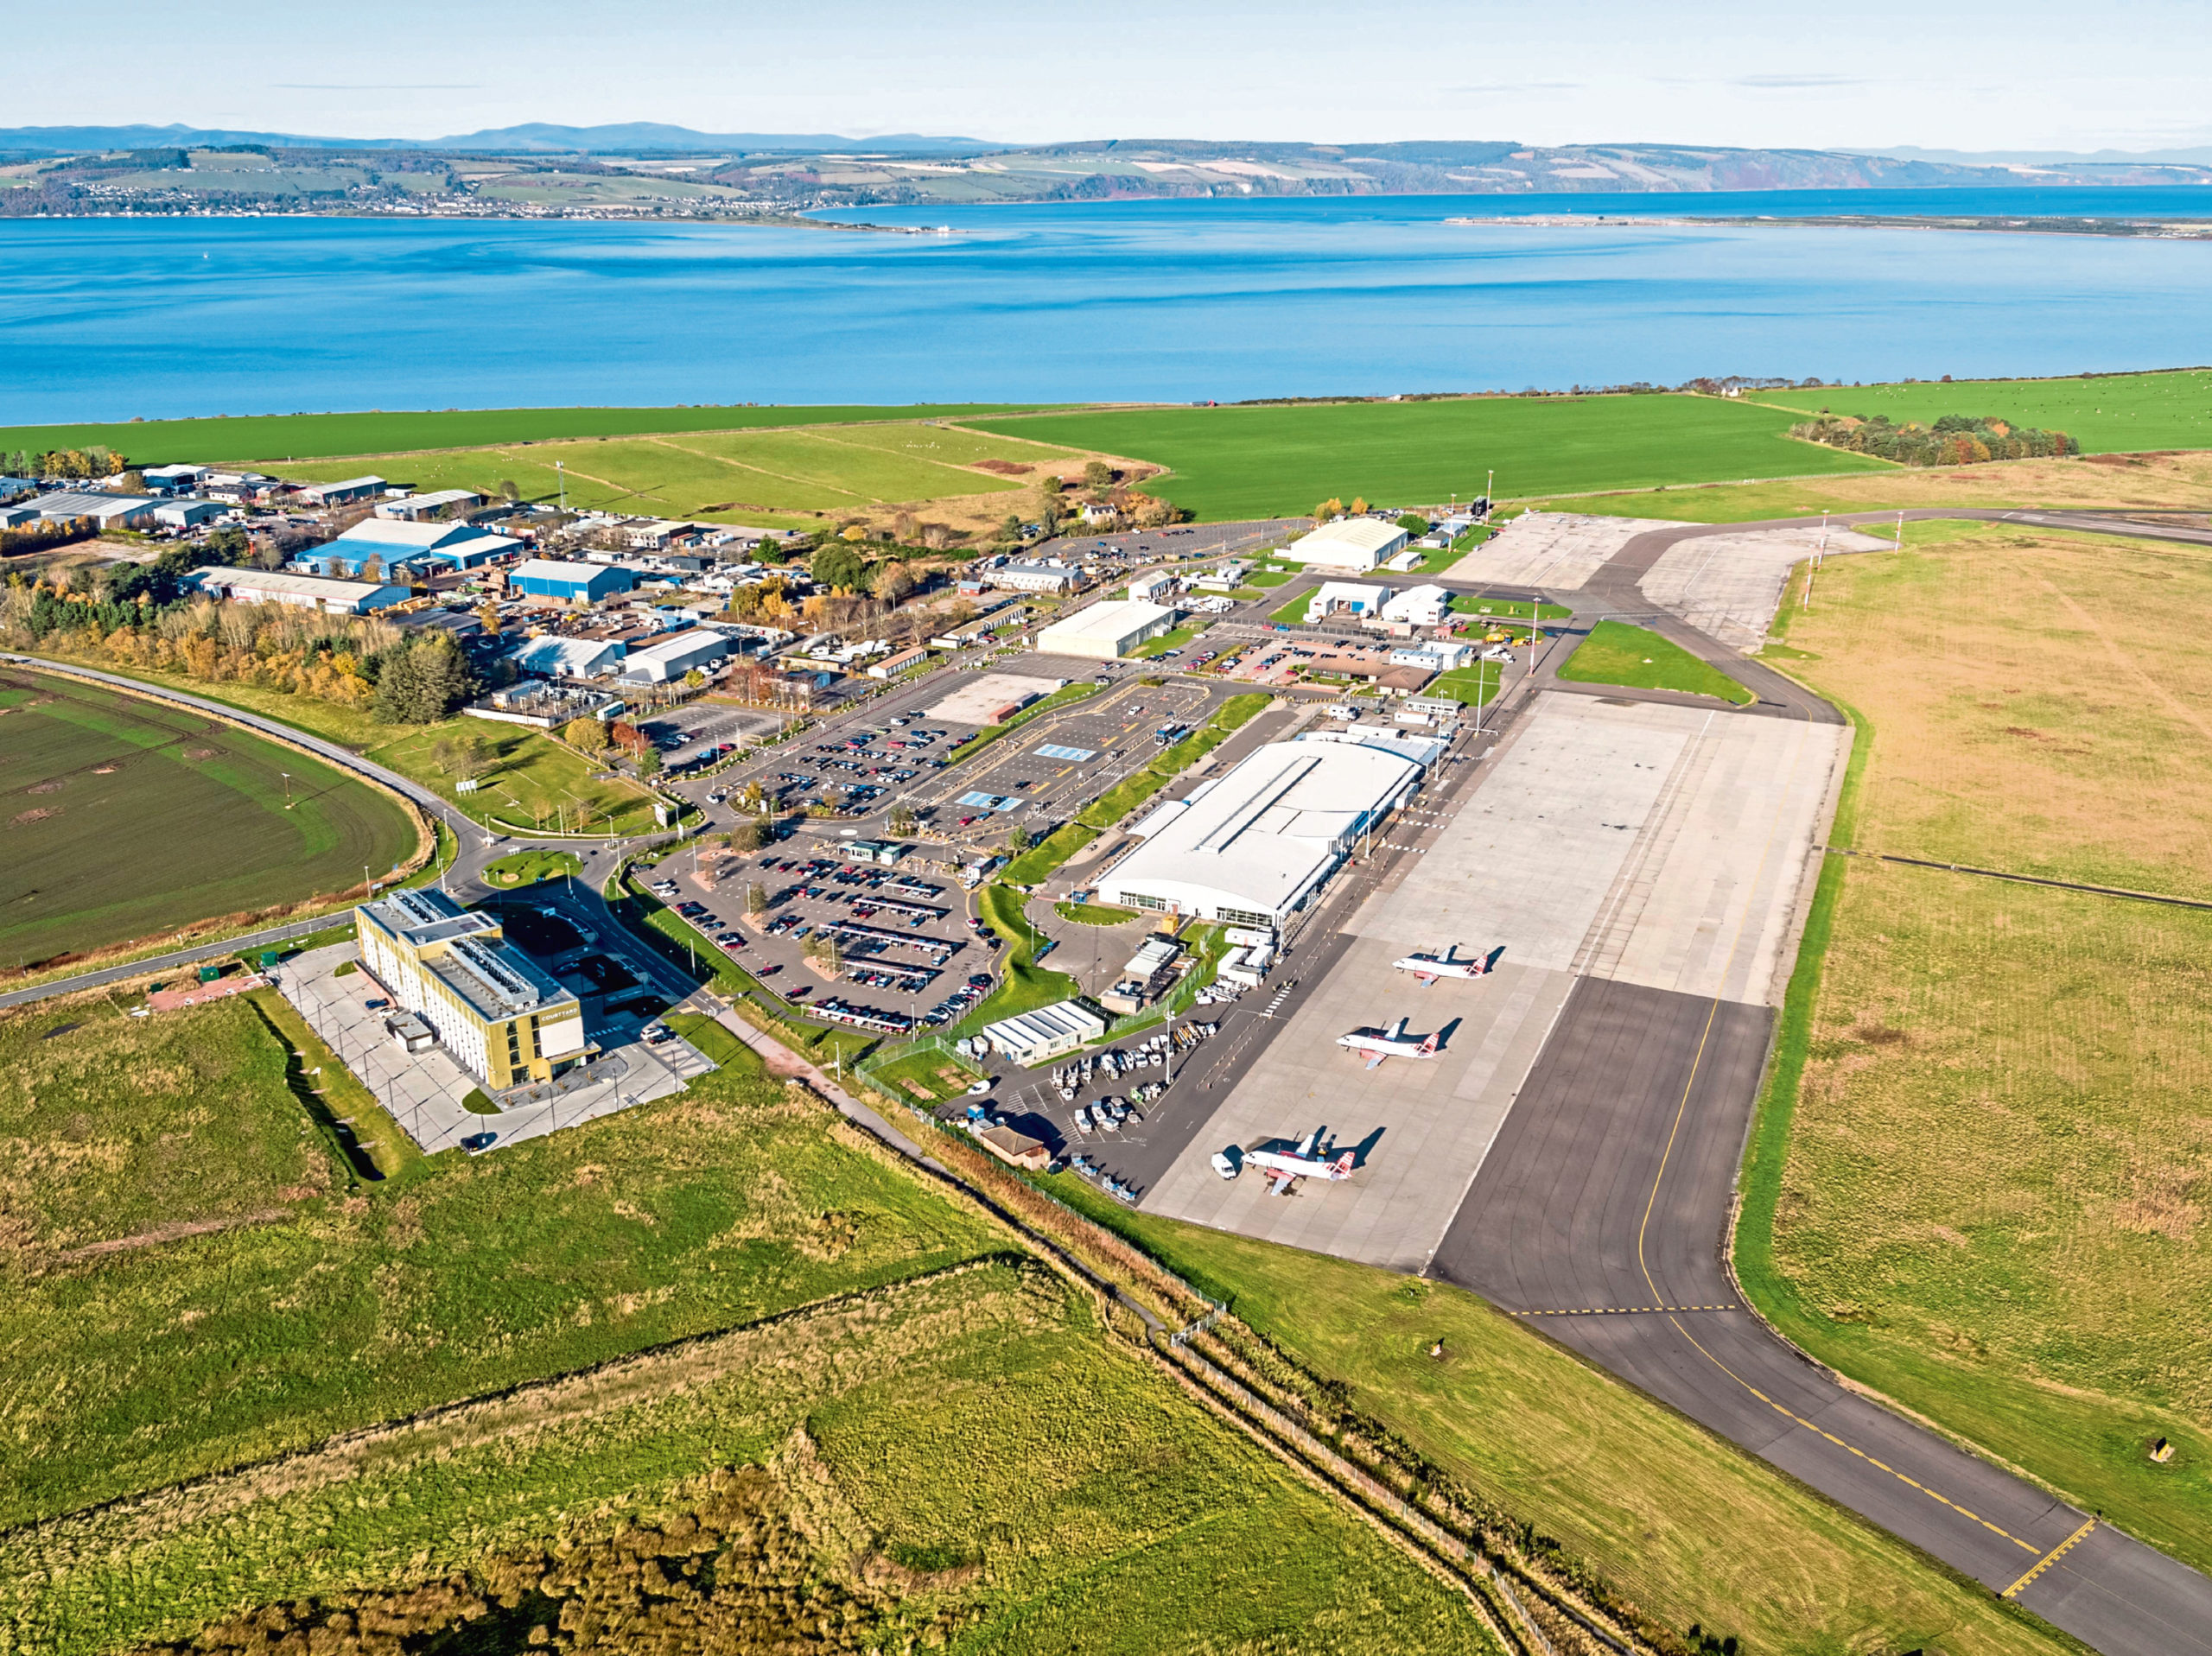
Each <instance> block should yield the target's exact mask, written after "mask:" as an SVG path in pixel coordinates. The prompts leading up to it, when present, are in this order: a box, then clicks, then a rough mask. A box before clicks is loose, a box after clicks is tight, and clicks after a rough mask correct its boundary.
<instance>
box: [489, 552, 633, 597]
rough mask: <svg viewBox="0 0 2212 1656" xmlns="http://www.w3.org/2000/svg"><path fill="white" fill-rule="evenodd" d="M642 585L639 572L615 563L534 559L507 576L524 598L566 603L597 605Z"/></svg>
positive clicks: (509, 582)
mask: <svg viewBox="0 0 2212 1656" xmlns="http://www.w3.org/2000/svg"><path fill="white" fill-rule="evenodd" d="M637 584H638V572H637V571H636V570H634V569H626V568H622V566H621V565H620V564H612V563H565V562H561V561H560V560H559V559H556V558H532V559H531V560H530V561H529V562H526V563H518V564H517V565H516V566H515V567H514V568H513V569H512V571H511V572H510V573H509V574H508V576H507V589H508V590H509V591H510V592H513V593H519V594H520V595H521V596H523V597H524V598H551V599H557V600H559V601H561V602H562V603H563V604H596V603H598V602H599V601H600V600H601V599H605V598H612V597H613V596H614V594H615V593H626V592H628V591H629V590H630V589H631V588H632V587H635V586H636V585H637Z"/></svg>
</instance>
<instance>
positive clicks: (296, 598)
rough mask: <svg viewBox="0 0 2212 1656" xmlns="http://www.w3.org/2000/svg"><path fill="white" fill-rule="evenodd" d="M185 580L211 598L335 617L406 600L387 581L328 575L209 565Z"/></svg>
mask: <svg viewBox="0 0 2212 1656" xmlns="http://www.w3.org/2000/svg"><path fill="white" fill-rule="evenodd" d="M185 580H186V581H188V583H190V584H191V585H193V586H194V587H198V588H199V589H200V591H201V592H203V593H207V594H208V595H209V596H210V597H213V598H228V599H232V600H235V601H237V602H238V603H241V604H296V605H298V606H300V607H301V608H302V609H310V610H327V611H329V612H331V613H332V614H334V615H366V614H367V613H368V612H370V611H371V610H380V609H384V608H385V607H386V606H390V605H393V604H397V603H402V602H404V601H405V600H406V598H407V588H406V587H395V586H393V585H392V584H391V582H389V581H338V580H335V579H334V578H332V577H331V576H328V575H297V574H286V573H284V572H283V571H281V570H274V569H232V568H224V567H222V566H219V565H211V566H208V567H207V568H200V569H194V570H193V571H192V572H191V573H190V574H188V575H186V576H185Z"/></svg>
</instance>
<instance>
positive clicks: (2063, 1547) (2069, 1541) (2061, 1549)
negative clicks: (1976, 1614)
mask: <svg viewBox="0 0 2212 1656" xmlns="http://www.w3.org/2000/svg"><path fill="white" fill-rule="evenodd" d="M2096 1526H2097V1520H2095V1519H2094V1518H2093V1519H2091V1520H2089V1521H2088V1523H2086V1524H2084V1525H2082V1527H2081V1528H2080V1529H2078V1530H2075V1532H2074V1533H2073V1534H2071V1535H2069V1536H2068V1537H2067V1538H2066V1539H2064V1540H2063V1541H2061V1542H2060V1543H2059V1544H2058V1545H2056V1546H2055V1547H2053V1548H2051V1550H2050V1551H2048V1552H2046V1553H2044V1555H2043V1557H2042V1558H2038V1559H2037V1560H2036V1562H2035V1566H2034V1568H2032V1569H2031V1570H2029V1571H2028V1573H2027V1574H2026V1575H2024V1576H2023V1577H2020V1579H2019V1580H2018V1581H2016V1582H2014V1583H2012V1585H2011V1586H2010V1587H2008V1588H2006V1589H2005V1590H2004V1591H2003V1592H2001V1593H1999V1595H1998V1597H1999V1598H2012V1597H2015V1596H2018V1593H2019V1591H2020V1589H2022V1588H2024V1587H2025V1586H2026V1585H2027V1584H2028V1583H2030V1582H2031V1581H2033V1580H2034V1579H2035V1578H2036V1577H2037V1576H2040V1575H2042V1574H2043V1572H2044V1570H2048V1569H2050V1567H2051V1565H2053V1564H2056V1563H2057V1562H2058V1560H2059V1558H2060V1557H2061V1556H2062V1555H2063V1554H2064V1553H2066V1552H2067V1551H2069V1550H2070V1549H2071V1548H2072V1547H2073V1545H2074V1544H2075V1542H2076V1541H2079V1540H2080V1539H2082V1537H2083V1536H2085V1535H2087V1534H2088V1532H2090V1531H2091V1530H2093V1529H2094V1528H2096Z"/></svg>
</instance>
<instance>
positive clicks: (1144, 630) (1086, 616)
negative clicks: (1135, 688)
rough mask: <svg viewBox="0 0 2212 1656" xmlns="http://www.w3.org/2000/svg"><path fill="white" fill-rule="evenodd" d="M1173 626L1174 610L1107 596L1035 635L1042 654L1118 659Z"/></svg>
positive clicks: (1100, 659)
mask: <svg viewBox="0 0 2212 1656" xmlns="http://www.w3.org/2000/svg"><path fill="white" fill-rule="evenodd" d="M1174 625H1175V612H1174V611H1173V610H1171V609H1168V608H1166V607H1165V606H1161V605H1159V604H1152V603H1147V602H1146V601H1145V600H1142V599H1140V598H1117V599H1109V600H1107V601H1106V602H1104V603H1103V604H1093V605H1092V606H1090V608H1089V609H1085V610H1078V611H1077V612H1075V613H1074V614H1073V615H1071V616H1069V617H1068V618H1067V619H1065V620H1062V621H1055V622H1053V623H1052V625H1050V626H1048V627H1046V628H1044V629H1043V630H1042V631H1039V633H1038V635H1037V653H1038V654H1039V655H1041V656H1079V657H1082V658H1083V659H1084V660H1085V661H1117V660H1119V659H1120V658H1121V657H1124V656H1127V655H1128V654H1130V653H1131V652H1133V651H1135V650H1137V649H1139V648H1140V647H1141V646H1142V645H1143V644H1146V643H1147V642H1148V641H1150V640H1151V639H1154V638H1158V637H1159V636H1160V634H1161V633H1163V632H1166V631H1168V630H1169V629H1170V628H1172V627H1173V626H1174Z"/></svg>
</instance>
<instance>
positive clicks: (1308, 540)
mask: <svg viewBox="0 0 2212 1656" xmlns="http://www.w3.org/2000/svg"><path fill="white" fill-rule="evenodd" d="M1406 540H1407V536H1406V531H1405V530H1402V529H1400V528H1399V527H1398V526H1397V525H1396V524H1395V523H1383V521H1382V520H1381V519H1379V518H1375V517H1339V518H1338V519H1337V520H1336V522H1334V523H1324V524H1322V525H1321V527H1320V528H1319V529H1317V530H1314V531H1313V533H1312V534H1310V535H1303V536H1300V537H1299V538H1298V539H1297V540H1295V541H1293V542H1291V543H1290V544H1289V546H1287V547H1286V548H1285V549H1284V551H1283V555H1285V556H1286V557H1292V558H1295V559H1297V560H1298V561H1299V562H1300V563H1304V564H1310V565H1312V566H1313V568H1317V569H1350V570H1351V571H1353V572H1354V573H1355V574H1366V573H1367V572H1368V571H1369V570H1370V569H1373V568H1378V567H1380V566H1381V564H1382V563H1383V561H1384V560H1385V559H1388V558H1390V557H1394V556H1395V555H1397V554H1398V553H1401V552H1402V551H1404V550H1405V549H1406Z"/></svg>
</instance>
